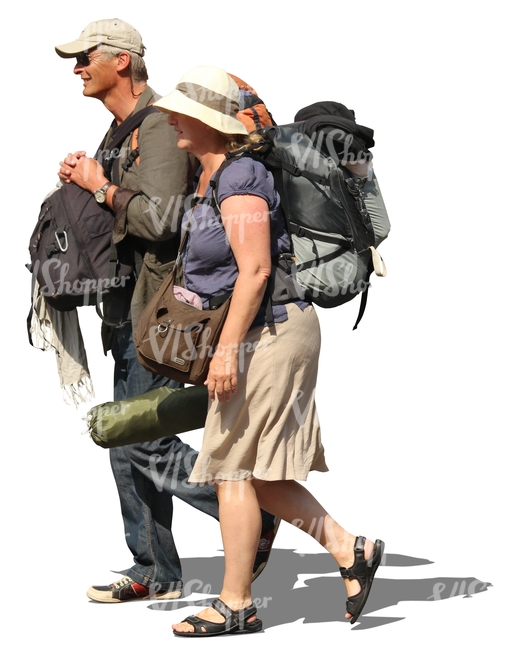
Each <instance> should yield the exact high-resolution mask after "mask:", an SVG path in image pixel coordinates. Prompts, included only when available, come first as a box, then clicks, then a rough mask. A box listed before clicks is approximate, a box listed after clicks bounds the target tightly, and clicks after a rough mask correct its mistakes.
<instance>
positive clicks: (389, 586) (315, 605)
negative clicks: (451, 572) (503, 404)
mask: <svg viewBox="0 0 512 650" xmlns="http://www.w3.org/2000/svg"><path fill="white" fill-rule="evenodd" d="M424 564H433V562H431V561H430V560H426V559H423V558H416V557H410V556H406V555H393V554H391V553H386V554H385V555H384V560H383V563H382V566H393V567H405V568H406V567H414V566H420V565H424ZM182 565H183V576H184V578H185V580H186V582H185V589H184V595H183V598H182V599H181V600H178V601H161V602H153V603H152V604H151V605H149V608H150V609H154V610H162V611H171V610H180V609H183V608H184V607H188V606H190V605H197V606H198V608H201V607H206V606H208V605H209V603H210V602H211V600H212V599H213V597H214V596H215V595H217V594H218V593H219V592H220V589H221V586H222V577H223V572H224V557H223V556H220V557H210V558H204V557H201V558H185V559H183V560H182ZM311 574H314V575H315V577H313V578H309V577H308V575H311ZM317 574H332V575H320V576H318V575H317ZM378 575H379V574H378V573H377V577H376V578H375V580H374V582H373V587H372V591H371V594H370V597H369V598H368V602H367V603H366V606H365V608H364V615H363V616H362V617H361V618H360V619H359V621H358V623H357V624H356V625H355V626H354V630H366V629H369V628H373V627H380V626H382V625H389V624H390V623H396V622H397V621H400V620H402V619H403V617H398V618H397V617H384V616H372V614H373V613H374V612H380V611H381V610H383V609H386V608H387V607H392V606H393V605H396V604H398V603H399V602H406V601H420V602H426V603H428V602H432V601H435V600H445V599H447V598H454V597H456V596H463V597H464V598H471V597H472V596H474V595H476V594H478V593H482V592H484V591H487V589H488V587H491V586H492V585H491V584H490V583H489V582H484V581H482V580H479V579H478V578H475V577H468V576H464V577H453V576H439V577H435V578H424V579H419V580H418V579H415V580H407V579H393V580H389V579H385V578H379V577H378ZM299 576H300V577H299ZM192 594H193V596H192ZM198 594H204V597H203V598H200V599H198V596H197V595H198ZM253 600H254V603H255V605H256V606H257V607H258V610H259V614H260V615H261V618H262V619H263V622H264V627H265V629H269V628H271V627H274V626H276V625H284V624H286V623H293V622H294V621H298V620H301V619H304V623H327V622H333V621H339V622H340V623H348V621H347V620H346V619H345V618H344V616H345V600H346V592H345V588H344V584H343V581H342V579H341V577H340V575H339V574H338V572H337V567H336V564H335V562H334V561H333V559H332V557H331V556H330V555H329V554H328V553H318V554H299V553H297V552H296V551H294V550H293V549H279V548H275V549H274V550H273V551H272V556H271V558H270V562H269V565H268V566H267V567H266V569H265V571H264V572H263V573H262V575H261V576H260V577H259V578H258V580H257V581H256V582H255V583H254V586H253Z"/></svg>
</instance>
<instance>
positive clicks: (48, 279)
mask: <svg viewBox="0 0 512 650" xmlns="http://www.w3.org/2000/svg"><path fill="white" fill-rule="evenodd" d="M69 270H70V265H69V263H68V262H62V260H60V259H57V258H53V259H49V260H45V261H44V262H43V263H42V264H41V263H40V261H39V260H36V262H35V264H34V266H33V269H32V272H33V277H34V278H36V277H37V278H38V279H39V286H40V292H41V295H43V296H45V297H57V296H84V298H87V296H95V295H96V294H100V295H101V294H102V293H104V292H106V291H108V290H109V289H116V288H119V287H124V286H125V285H126V283H127V281H128V279H129V276H128V275H123V276H121V277H113V278H85V279H80V278H75V279H74V280H72V281H71V280H69V279H67V277H68V274H69ZM85 304H87V303H85Z"/></svg>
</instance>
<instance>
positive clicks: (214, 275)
mask: <svg viewBox="0 0 512 650" xmlns="http://www.w3.org/2000/svg"><path fill="white" fill-rule="evenodd" d="M235 194H253V195H255V196H259V197H261V198H262V199H264V200H265V201H266V202H267V204H268V206H269V213H270V228H271V233H273V235H272V238H271V256H272V257H274V256H276V255H278V254H280V253H289V252H291V245H290V237H289V235H288V232H287V231H286V227H285V221H284V216H283V213H282V211H281V208H280V207H279V202H280V200H279V194H278V193H277V192H276V190H275V189H274V179H273V177H272V174H271V173H270V172H269V171H267V170H266V169H265V167H264V166H263V165H262V164H261V163H259V162H257V161H255V160H252V159H251V158H240V159H238V160H236V161H234V162H233V163H231V164H230V165H228V167H226V169H225V170H224V171H223V172H222V174H221V175H220V180H219V184H218V200H219V205H220V204H221V203H222V201H223V200H224V199H226V198H228V197H229V196H233V195H235ZM206 198H210V199H211V198H212V188H211V187H210V185H208V188H207V190H206ZM233 218H236V217H233ZM188 222H190V231H189V235H188V240H187V245H186V247H185V251H184V254H183V277H184V283H185V287H186V288H187V289H189V290H190V291H194V292H195V293H197V294H198V295H199V296H200V297H201V300H202V303H203V308H204V309H208V308H209V300H210V298H213V297H214V296H222V295H223V294H225V293H230V292H232V291H233V288H234V284H235V281H236V278H237V277H238V267H237V264H236V260H235V257H234V255H233V252H232V250H231V247H230V245H229V241H228V239H227V235H226V231H225V229H224V227H223V225H222V223H221V221H220V218H219V217H218V216H217V215H216V214H215V211H214V209H213V207H212V206H211V205H208V204H201V203H199V204H198V205H196V207H195V208H194V209H193V210H188V211H187V212H186V213H185V215H184V217H183V225H182V228H183V229H184V228H185V227H186V225H187V223H188ZM228 223H229V222H228ZM264 302H265V301H264ZM298 304H300V305H301V307H302V306H303V305H304V303H302V301H300V302H298ZM265 307H266V305H265V304H262V306H261V307H260V309H259V311H258V313H257V315H256V318H255V319H254V322H253V324H252V326H251V327H256V326H261V325H264V324H265ZM272 311H273V315H274V320H275V322H278V323H279V322H283V321H285V320H287V318H288V316H287V313H286V306H285V305H272Z"/></svg>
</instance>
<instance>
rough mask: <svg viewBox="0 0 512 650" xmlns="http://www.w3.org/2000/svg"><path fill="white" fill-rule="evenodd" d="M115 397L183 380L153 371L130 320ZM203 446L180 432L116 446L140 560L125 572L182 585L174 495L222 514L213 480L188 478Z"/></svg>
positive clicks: (126, 513)
mask: <svg viewBox="0 0 512 650" xmlns="http://www.w3.org/2000/svg"><path fill="white" fill-rule="evenodd" d="M112 355H113V357H114V360H115V370H114V399H115V400H121V399H125V398H127V397H133V396H136V395H141V394H142V393H146V392H148V391H150V390H153V389H154V388H158V387H160V386H165V385H167V386H169V387H171V388H172V387H177V386H179V384H177V383H176V382H174V381H173V380H171V379H167V378H166V377H160V376H158V375H153V374H152V373H151V372H148V371H147V370H146V369H145V368H144V367H143V366H142V365H141V364H140V363H139V361H138V359H137V354H136V351H135V345H134V343H133V339H132V331H131V326H130V325H125V326H124V327H122V328H120V329H118V330H117V331H116V333H115V335H114V340H113V345H112ZM197 453H198V452H197V451H195V450H194V449H192V448H191V447H190V446H189V445H187V444H186V443H184V442H182V441H181V440H180V439H179V438H178V437H177V436H173V437H167V438H160V439H159V440H155V441H153V442H146V443H138V444H135V445H126V446H124V447H117V448H113V449H111V450H110V463H111V466H112V471H113V473H114V478H115V480H116V484H117V489H118V492H119V498H120V501H121V512H122V515H123V521H124V529H125V535H126V542H127V544H128V547H129V549H130V551H131V553H132V555H133V558H134V565H133V566H132V567H131V568H130V569H127V570H126V571H123V573H124V574H125V575H127V576H129V577H130V578H132V579H133V580H135V581H136V582H139V583H141V584H144V585H148V586H149V587H151V588H154V589H159V588H164V589H166V590H174V589H181V588H182V586H183V583H182V573H181V563H180V558H179V556H178V553H177V551H176V547H175V544H174V539H173V535H172V528H171V527H172V515H173V502H172V498H173V496H177V497H179V498H180V499H182V500H183V501H185V502H186V503H189V504H190V505H191V506H194V508H197V509H198V510H201V511H202V512H205V513H206V514H208V515H211V516H212V517H215V518H216V519H218V518H219V507H218V501H217V495H216V493H215V489H214V487H213V486H212V485H192V484H189V483H187V478H188V476H189V475H190V472H191V470H192V467H193V465H194V463H195V461H196V457H197Z"/></svg>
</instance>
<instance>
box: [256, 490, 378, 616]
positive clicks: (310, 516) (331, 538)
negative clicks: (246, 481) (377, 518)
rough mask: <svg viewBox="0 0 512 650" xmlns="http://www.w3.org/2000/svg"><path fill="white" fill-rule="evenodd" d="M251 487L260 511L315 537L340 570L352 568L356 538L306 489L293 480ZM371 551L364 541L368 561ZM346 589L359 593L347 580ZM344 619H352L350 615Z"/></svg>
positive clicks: (356, 584) (370, 545) (356, 586)
mask: <svg viewBox="0 0 512 650" xmlns="http://www.w3.org/2000/svg"><path fill="white" fill-rule="evenodd" d="M253 484H254V488H255V490H256V493H257V495H258V501H259V504H260V507H261V508H263V509H264V510H267V511H268V512H270V513H272V514H273V515H275V516H276V517H280V518H281V519H283V520H284V521H287V522H288V523H290V524H293V525H294V526H297V527H298V528H300V529H301V530H303V531H305V532H306V533H308V534H309V535H311V536H312V537H314V538H315V539H316V540H317V541H318V542H319V543H320V544H321V545H322V546H323V547H324V548H325V549H326V550H327V551H329V553H330V554H331V555H332V556H333V557H334V559H335V560H336V562H337V563H338V565H339V566H340V567H346V568H348V567H351V566H352V565H353V563H354V543H355V540H356V537H355V536H354V535H351V534H350V533H348V532H347V531H346V530H345V529H344V528H342V527H341V526H340V525H339V524H338V523H337V522H336V521H335V520H334V519H333V518H332V517H331V516H330V515H329V513H328V512H327V511H326V510H325V509H324V508H323V507H322V505H321V504H320V503H319V502H318V501H317V500H316V499H315V498H314V497H313V495H312V494H311V493H310V492H309V491H308V490H307V489H306V488H305V487H303V486H302V485H300V483H297V482H296V481H260V480H257V479H254V480H253ZM372 552H373V542H370V541H366V543H365V547H364V555H365V558H367V559H368V558H370V556H371V554H372ZM345 586H346V588H347V594H348V595H349V596H355V595H356V594H357V593H359V591H360V585H359V583H358V582H357V580H348V579H347V580H345ZM345 618H348V619H349V618H351V614H348V613H347V614H346V615H345Z"/></svg>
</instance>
